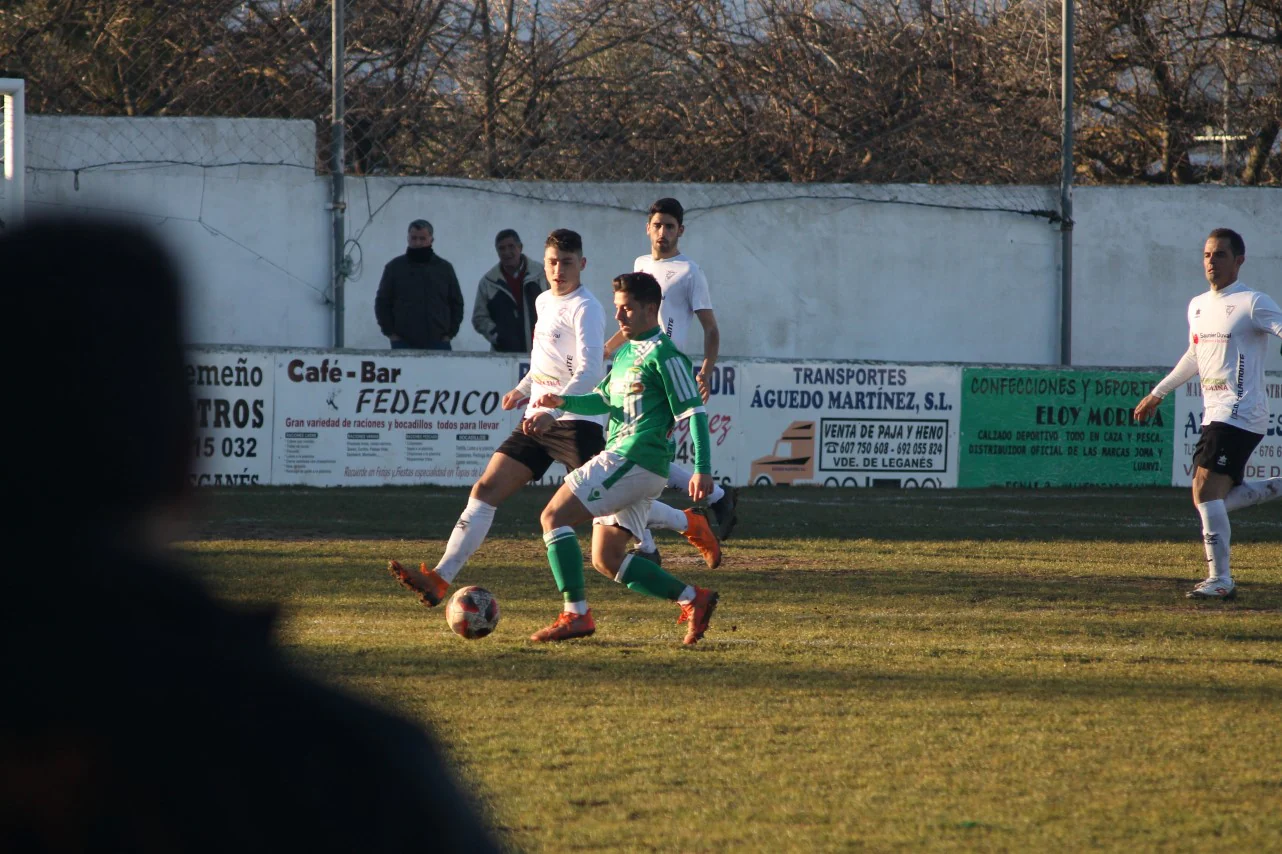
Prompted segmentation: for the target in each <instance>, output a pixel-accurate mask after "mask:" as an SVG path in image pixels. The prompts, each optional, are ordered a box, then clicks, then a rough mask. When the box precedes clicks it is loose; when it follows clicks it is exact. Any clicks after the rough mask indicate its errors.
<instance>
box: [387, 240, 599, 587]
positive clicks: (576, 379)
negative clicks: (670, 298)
mask: <svg viewBox="0 0 1282 854" xmlns="http://www.w3.org/2000/svg"><path fill="white" fill-rule="evenodd" d="M587 263H588V261H587V258H585V257H583V238H582V237H580V236H579V234H578V232H575V231H571V230H570V229H568V228H558V229H557V230H555V231H553V232H552V233H551V234H549V235H548V238H547V240H546V242H545V243H544V251H543V271H544V274H545V275H546V277H547V280H548V282H549V283H550V284H551V289H550V290H547V291H544V292H543V293H541V294H539V297H538V299H537V300H536V301H535V306H536V311H537V315H538V322H537V323H536V324H535V327H534V350H533V352H532V353H531V354H530V370H529V371H528V372H527V373H526V375H525V376H524V377H523V378H522V379H521V382H520V383H518V384H517V387H516V388H514V389H512V390H511V391H509V392H508V393H507V394H505V395H504V396H503V402H502V405H503V408H504V409H509V410H510V409H515V408H516V407H517V406H519V405H520V404H521V403H522V402H523V401H527V400H528V401H529V405H528V406H527V407H526V410H525V417H524V418H523V419H522V421H521V425H520V426H519V427H518V428H517V429H516V430H514V431H513V432H512V435H511V436H509V437H508V438H507V439H506V440H505V441H504V442H503V444H502V445H500V446H499V448H498V450H497V451H495V452H494V455H493V456H491V457H490V461H489V463H488V464H487V465H486V467H485V472H484V473H483V474H482V475H481V478H480V480H478V481H477V482H476V483H475V484H473V486H472V494H471V497H470V498H469V499H468V502H467V506H466V507H465V508H464V509H463V512H462V514H461V515H460V516H459V518H458V522H457V524H455V526H454V530H453V531H452V532H451V533H450V538H449V542H447V543H446V545H445V554H443V555H442V556H441V559H440V560H439V561H438V562H437V564H436V566H435V567H434V568H432V569H429V568H428V566H427V564H426V563H423V564H422V565H421V566H420V568H419V570H418V571H417V572H413V571H410V570H407V569H405V568H404V567H402V566H401V564H400V563H399V562H397V561H395V560H392V561H389V562H388V570H389V571H390V572H391V573H392V575H393V576H394V577H395V578H396V579H397V580H398V581H400V583H401V584H402V585H404V586H405V587H407V588H409V589H410V590H411V591H413V592H414V593H415V594H416V595H417V596H418V597H419V600H420V601H421V602H422V603H423V604H424V605H427V606H429V607H431V606H433V605H437V604H439V603H440V602H441V600H442V599H444V598H445V593H446V591H447V590H448V589H449V586H450V584H451V583H452V582H453V581H454V579H455V578H456V577H457V576H458V574H459V572H461V571H462V569H463V566H464V564H466V563H467V560H468V559H469V558H470V557H471V556H472V555H473V554H475V553H476V550H477V549H479V548H480V547H481V544H482V543H484V542H485V538H486V536H487V535H488V534H489V532H490V526H491V525H492V524H493V522H494V512H495V510H496V509H497V508H498V506H499V505H500V504H502V503H503V502H504V501H506V500H507V499H508V498H510V497H511V496H512V495H514V494H515V493H516V491H517V490H518V489H520V488H521V487H522V486H524V485H525V484H527V483H529V482H530V481H532V480H538V479H539V478H541V477H543V475H544V474H545V473H546V472H547V470H548V469H549V468H550V467H551V466H552V463H553V462H554V461H555V462H559V463H561V464H562V465H564V466H565V469H566V471H573V470H574V469H576V468H578V467H579V466H581V465H583V463H585V462H587V461H588V460H589V459H591V458H592V457H593V456H594V455H595V454H596V453H597V452H598V451H600V450H601V449H602V448H604V447H605V435H604V432H603V431H602V429H601V424H602V421H603V420H604V419H603V418H601V417H600V416H598V415H584V414H576V413H573V412H563V411H560V410H558V409H557V408H556V407H546V406H539V405H538V404H537V402H536V401H537V400H538V398H539V397H541V396H543V395H544V394H546V393H548V392H554V393H556V394H583V393H586V392H590V391H591V390H592V388H593V387H594V386H595V385H596V384H597V382H598V381H599V380H600V379H601V376H602V374H604V373H605V361H604V352H605V351H604V342H605V311H604V309H603V308H602V307H601V303H600V302H599V301H598V300H597V298H596V297H594V296H593V295H592V292H591V291H589V290H588V289H587V288H586V287H584V286H583V284H582V281H581V276H582V274H583V270H584V269H585V268H586V267H587Z"/></svg>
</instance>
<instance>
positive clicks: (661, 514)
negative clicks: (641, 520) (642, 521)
mask: <svg viewBox="0 0 1282 854" xmlns="http://www.w3.org/2000/svg"><path fill="white" fill-rule="evenodd" d="M687 526H688V522H687V520H686V514H685V513H683V512H681V511H680V510H678V509H676V508H675V507H669V506H668V505H667V504H664V503H663V502H661V501H655V502H653V503H652V504H651V505H650V518H649V519H648V520H647V522H646V528H645V530H644V531H643V532H642V536H641V537H640V538H639V541H638V543H637V546H636V548H634V549H632V552H633V554H638V555H640V556H641V557H643V558H645V559H646V560H648V561H650V562H651V563H657V564H659V565H660V566H662V565H663V557H662V556H661V555H660V554H659V546H658V545H657V544H656V543H655V542H654V534H653V533H651V530H650V529H651V528H660V529H663V530H667V531H676V532H677V533H678V534H684V533H685V531H686V527H687Z"/></svg>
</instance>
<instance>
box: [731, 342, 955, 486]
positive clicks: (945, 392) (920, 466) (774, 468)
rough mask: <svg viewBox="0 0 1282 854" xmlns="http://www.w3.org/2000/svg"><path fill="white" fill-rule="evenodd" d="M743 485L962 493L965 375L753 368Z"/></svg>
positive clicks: (851, 367)
mask: <svg viewBox="0 0 1282 854" xmlns="http://www.w3.org/2000/svg"><path fill="white" fill-rule="evenodd" d="M739 379H740V384H741V387H742V388H741V391H740V412H741V417H740V419H739V420H740V422H741V427H740V430H739V431H738V433H739V435H738V438H739V442H738V443H737V444H739V446H740V447H739V456H740V457H741V459H740V460H739V463H738V468H737V472H736V477H735V482H736V483H745V484H754V485H758V484H763V485H764V484H814V485H823V486H899V487H909V488H911V487H955V486H956V485H957V438H958V425H959V420H960V416H961V368H960V367H958V366H922V365H864V364H858V363H853V362H845V363H843V362H820V363H807V362H797V363H780V362H744V363H742V365H741V371H740V377H739Z"/></svg>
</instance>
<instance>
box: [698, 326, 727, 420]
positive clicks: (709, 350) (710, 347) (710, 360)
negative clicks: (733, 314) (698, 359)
mask: <svg viewBox="0 0 1282 854" xmlns="http://www.w3.org/2000/svg"><path fill="white" fill-rule="evenodd" d="M694 316H695V317H697V318H699V323H700V325H702V326H703V364H702V365H700V366H699V394H700V395H701V396H702V397H703V402H704V403H707V402H708V397H709V396H710V395H711V394H712V389H711V387H710V386H709V385H708V377H710V376H712V368H713V366H714V365H716V364H717V356H718V355H720V354H721V327H719V326H717V316H716V314H714V313H713V311H712V309H710V308H701V309H697V310H696V311H695V313H694Z"/></svg>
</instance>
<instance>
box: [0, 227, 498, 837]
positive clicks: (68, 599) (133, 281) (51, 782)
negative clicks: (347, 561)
mask: <svg viewBox="0 0 1282 854" xmlns="http://www.w3.org/2000/svg"><path fill="white" fill-rule="evenodd" d="M72 246H74V248H75V251H68V248H69V247H72ZM0 269H3V270H4V271H5V274H6V275H7V276H10V277H12V280H13V281H15V282H21V283H22V287H21V288H15V289H14V293H13V299H15V300H16V301H17V305H15V306H13V310H14V311H15V312H17V313H18V316H22V317H38V318H46V319H48V320H50V322H52V323H54V324H55V326H56V329H57V336H58V340H57V341H56V342H54V343H53V344H52V345H48V344H46V345H44V346H40V347H38V348H37V347H35V346H32V347H29V348H28V347H23V348H22V349H23V350H25V351H26V352H29V353H36V354H38V359H39V367H38V369H37V368H32V369H31V370H20V371H16V372H14V377H13V382H14V384H15V385H16V388H13V389H11V390H12V391H13V392H14V393H15V394H16V395H17V396H16V398H15V399H17V400H21V401H22V405H23V406H24V407H30V411H31V412H34V413H39V414H40V416H41V417H40V425H39V428H38V429H32V430H28V431H25V432H24V434H23V436H22V441H21V444H22V447H21V451H20V452H19V453H15V454H12V455H11V459H10V462H9V469H8V471H7V472H6V474H7V477H8V482H9V483H11V484H13V485H14V487H15V489H17V488H18V487H19V486H20V489H21V495H20V497H19V500H17V501H15V502H14V504H13V505H11V506H10V510H9V514H8V515H9V522H10V525H11V526H12V530H13V531H15V532H16V536H14V537H13V538H11V539H10V540H9V543H10V552H11V553H10V555H9V557H10V560H11V561H13V564H14V566H15V567H17V566H21V567H25V568H26V569H25V570H24V571H21V572H16V571H15V572H9V573H7V574H6V579H5V590H4V597H3V607H4V608H5V613H4V617H3V618H2V619H0V646H3V649H4V650H5V655H4V657H3V664H2V665H0V682H2V684H4V685H6V686H8V688H9V690H7V691H6V693H5V699H4V702H3V703H0V791H2V792H3V793H4V796H3V797H0V851H89V850H94V851H170V852H190V851H290V850H333V851H370V852H377V851H420V850H423V848H424V847H427V848H430V849H431V850H435V851H458V852H462V851H467V852H473V851H477V850H483V851H497V850H498V847H497V845H496V844H495V842H494V841H493V839H492V838H491V836H490V834H489V832H488V830H487V829H486V828H485V826H484V825H483V823H482V822H481V820H480V818H479V812H478V811H477V809H476V806H475V804H473V803H472V801H471V799H470V798H469V797H467V796H466V795H465V793H464V792H463V791H462V790H461V789H460V788H459V787H458V784H457V783H456V782H455V781H454V779H453V773H452V771H451V769H450V767H449V764H448V763H447V761H446V759H445V757H444V755H443V754H442V753H441V751H440V750H439V748H438V747H437V745H436V743H435V741H434V740H433V739H432V738H430V737H429V736H428V734H427V733H426V732H425V731H424V730H422V729H421V728H420V727H419V726H418V725H416V724H414V723H411V722H410V721H407V720H404V719H402V718H399V717H396V716H393V715H391V714H389V713H387V712H383V711H380V710H378V709H376V708H374V707H373V706H370V705H368V704H366V703H364V702H362V701H360V700H358V699H356V698H354V697H351V696H349V695H348V694H345V693H342V692H340V691H336V690H334V689H333V688H330V687H327V686H325V685H323V684H322V683H320V682H318V681H316V680H315V679H313V678H312V677H310V676H307V675H305V674H304V673H302V672H301V671H300V670H298V669H297V668H296V667H295V666H294V665H293V664H291V663H290V661H289V660H287V658H286V657H285V656H284V655H282V654H281V652H280V649H279V647H278V645H277V643H276V642H275V641H274V639H273V635H274V623H275V619H274V618H275V614H274V612H272V611H268V610H259V611H249V610H245V609H241V608H237V609H233V608H231V607H229V606H227V605H225V604H223V603H222V602H219V601H218V600H217V599H215V598H213V597H212V596H210V595H209V594H208V593H207V592H206V591H205V590H204V589H203V588H202V587H201V586H200V585H199V584H197V582H196V581H195V580H194V579H193V578H192V575H191V572H190V569H189V568H188V567H184V566H181V565H179V564H178V563H177V562H176V560H175V557H174V556H173V555H172V554H171V553H170V551H169V544H170V542H171V540H172V539H173V538H174V536H175V535H176V534H177V533H178V532H179V531H180V530H181V521H182V517H183V516H184V515H185V514H184V510H185V508H186V506H187V504H188V503H189V501H190V472H189V467H190V462H191V453H192V450H191V449H192V441H193V437H194V429H193V424H194V419H193V401H192V399H191V396H190V394H189V390H188V378H187V375H186V371H185V366H184V362H185V358H184V341H183V316H182V311H181V296H182V293H181V291H182V285H181V282H180V280H179V277H178V273H177V270H176V268H175V265H174V263H173V261H172V260H171V258H170V256H169V254H168V253H167V252H166V251H165V249H164V248H163V247H162V246H161V245H160V244H159V243H158V242H157V240H156V239H155V238H154V237H152V236H151V234H149V233H148V232H146V231H143V230H142V229H140V228H135V227H132V226H126V225H122V224H120V223H116V222H112V223H108V222H104V221H100V220H86V219H80V218H76V219H68V220H58V221H46V222H35V223H32V224H31V225H29V226H26V227H24V228H19V229H17V230H15V231H6V232H4V233H3V235H0ZM41 334H43V333H41ZM14 544H16V545H17V549H16V551H15V550H14V549H13V548H12V546H13V545H14ZM55 549H56V550H57V551H58V552H59V553H60V554H64V555H66V558H65V560H64V559H55V558H52V557H51V556H50V553H51V551H52V550H55ZM64 563H65V564H66V566H62V565H63V564H64ZM72 563H74V564H75V566H74V567H73V566H71V564H72ZM32 567H43V568H45V570H51V571H43V570H42V571H35V570H33V569H31V568H32Z"/></svg>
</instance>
